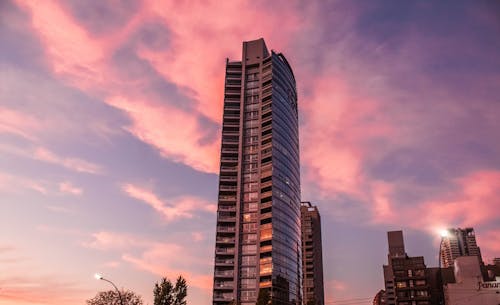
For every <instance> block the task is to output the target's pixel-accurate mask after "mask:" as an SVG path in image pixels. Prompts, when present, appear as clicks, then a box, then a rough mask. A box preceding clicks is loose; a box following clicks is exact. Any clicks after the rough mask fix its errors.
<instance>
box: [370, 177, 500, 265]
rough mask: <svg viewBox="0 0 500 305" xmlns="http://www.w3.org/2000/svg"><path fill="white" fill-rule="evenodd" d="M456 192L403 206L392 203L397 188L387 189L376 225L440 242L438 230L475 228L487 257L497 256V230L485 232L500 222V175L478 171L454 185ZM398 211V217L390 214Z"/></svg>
mask: <svg viewBox="0 0 500 305" xmlns="http://www.w3.org/2000/svg"><path fill="white" fill-rule="evenodd" d="M454 182H455V184H456V186H457V187H456V189H457V190H458V191H456V192H450V193H445V194H443V195H440V196H438V197H436V198H434V199H430V200H427V201H423V202H420V203H416V204H413V205H406V206H403V205H401V204H397V203H395V202H393V201H392V200H393V199H391V198H392V195H393V194H392V192H393V191H394V190H395V187H396V186H397V185H395V184H394V185H387V184H386V185H385V186H383V187H382V189H381V190H380V191H379V192H378V193H376V195H375V196H374V198H373V200H374V202H375V207H374V213H373V222H374V223H377V224H391V225H400V224H401V223H404V224H405V225H406V226H409V227H411V228H414V229H418V230H424V231H428V232H429V233H430V234H432V235H435V236H436V238H438V237H437V236H438V232H439V229H443V228H450V227H474V228H475V229H476V232H477V235H478V239H479V241H480V242H479V245H480V247H482V249H483V250H484V251H483V252H484V255H485V257H489V258H493V257H495V256H498V255H499V253H500V248H499V247H498V245H499V244H500V243H498V242H497V241H498V238H496V237H495V236H497V235H495V234H497V233H498V232H496V231H497V230H496V231H495V230H490V229H483V227H487V225H488V224H496V223H498V221H500V211H499V210H498V207H499V206H500V171H492V170H485V171H476V172H472V173H470V174H468V175H466V176H464V177H462V178H458V179H456V180H455V181H454ZM391 211H397V213H394V212H391Z"/></svg>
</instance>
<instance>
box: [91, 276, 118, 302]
mask: <svg viewBox="0 0 500 305" xmlns="http://www.w3.org/2000/svg"><path fill="white" fill-rule="evenodd" d="M94 277H95V278H96V280H102V281H106V282H108V283H110V284H111V285H113V287H115V290H116V292H118V297H119V298H120V304H121V305H123V299H122V294H121V293H120V290H118V288H117V287H116V285H115V284H114V283H113V282H111V281H110V280H108V279H105V278H104V277H103V276H102V275H100V274H99V273H96V274H94Z"/></svg>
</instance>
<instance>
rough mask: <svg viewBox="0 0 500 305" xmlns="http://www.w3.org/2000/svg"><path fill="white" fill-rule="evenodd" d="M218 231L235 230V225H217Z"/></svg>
mask: <svg viewBox="0 0 500 305" xmlns="http://www.w3.org/2000/svg"><path fill="white" fill-rule="evenodd" d="M217 232H230V233H232V232H235V227H224V226H219V227H217Z"/></svg>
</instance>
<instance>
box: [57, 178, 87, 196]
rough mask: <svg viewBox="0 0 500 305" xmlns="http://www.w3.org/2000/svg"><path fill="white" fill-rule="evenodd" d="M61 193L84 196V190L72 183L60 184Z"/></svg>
mask: <svg viewBox="0 0 500 305" xmlns="http://www.w3.org/2000/svg"><path fill="white" fill-rule="evenodd" d="M59 191H60V192H61V193H66V194H71V195H81V194H83V189H81V188H79V187H76V186H74V185H73V184H72V183H71V182H68V181H65V182H61V183H59Z"/></svg>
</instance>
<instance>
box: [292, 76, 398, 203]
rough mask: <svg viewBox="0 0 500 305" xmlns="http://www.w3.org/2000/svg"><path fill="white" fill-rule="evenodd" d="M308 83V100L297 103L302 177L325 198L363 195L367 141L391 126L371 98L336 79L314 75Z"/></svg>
mask: <svg viewBox="0 0 500 305" xmlns="http://www.w3.org/2000/svg"><path fill="white" fill-rule="evenodd" d="M312 84H313V91H312V96H311V98H310V99H309V100H308V101H307V103H303V104H301V107H302V109H301V110H302V111H303V112H304V113H305V117H306V121H305V122H304V128H303V130H302V133H301V136H302V139H303V140H302V142H301V143H303V146H302V147H303V152H302V155H301V157H302V162H303V163H304V164H306V167H305V179H306V181H307V182H309V183H314V184H317V185H318V186H319V188H320V189H321V190H322V192H323V195H325V196H326V195H333V196H335V195H337V194H340V193H344V194H350V195H353V196H356V197H360V198H366V194H365V191H366V188H367V184H369V181H368V178H367V177H366V175H365V173H364V172H363V165H364V164H363V162H364V161H365V160H366V159H367V154H368V153H369V151H370V150H369V149H370V148H369V143H368V141H369V140H370V139H377V138H388V137H391V136H394V128H393V126H391V124H390V123H389V122H388V120H387V119H386V118H385V117H384V114H383V112H382V107H380V105H379V103H378V102H377V101H376V100H373V99H371V98H369V97H363V96H359V95H358V94H357V93H355V92H354V90H353V89H352V88H350V87H349V85H348V84H347V83H346V82H345V81H343V80H342V79H341V78H334V77H317V78H315V79H314V82H312ZM365 186H366V187H365Z"/></svg>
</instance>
